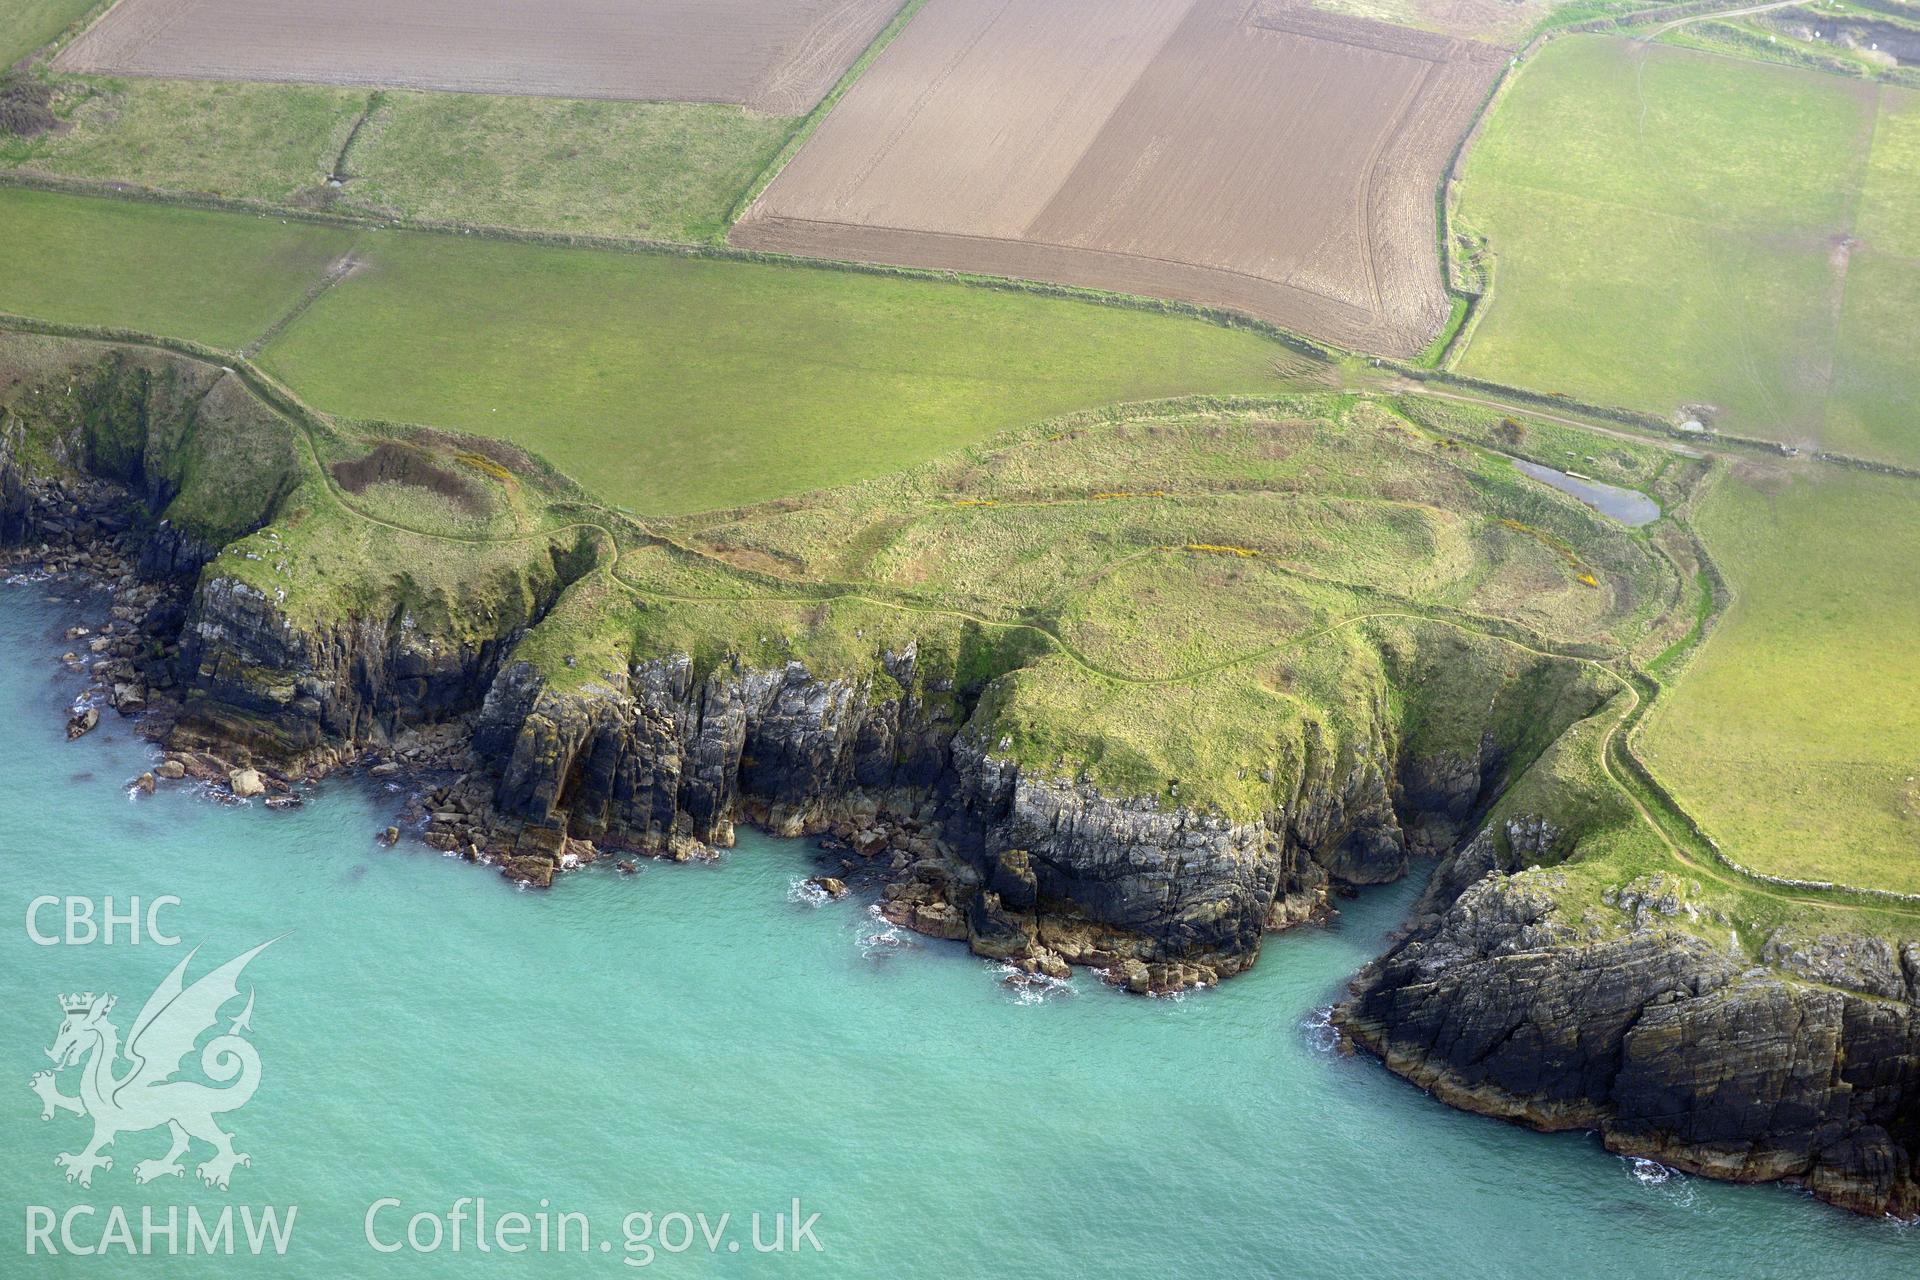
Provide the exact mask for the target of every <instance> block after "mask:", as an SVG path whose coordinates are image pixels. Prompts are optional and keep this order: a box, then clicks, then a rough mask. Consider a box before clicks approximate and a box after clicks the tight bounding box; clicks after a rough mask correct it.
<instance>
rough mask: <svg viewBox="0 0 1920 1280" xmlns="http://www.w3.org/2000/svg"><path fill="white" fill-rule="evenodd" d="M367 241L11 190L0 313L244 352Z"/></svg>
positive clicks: (4, 194)
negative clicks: (356, 245)
mask: <svg viewBox="0 0 1920 1280" xmlns="http://www.w3.org/2000/svg"><path fill="white" fill-rule="evenodd" d="M357 234H358V233H356V232H352V231H344V230H339V229H335V228H331V227H319V226H312V225H309V224H305V223H287V222H282V221H280V220H279V219H277V218H260V217H247V216H241V215H236V214H221V213H205V212H201V211H199V210H195V209H183V208H171V207H165V206H160V205H153V204H134V203H126V202H121V201H117V200H82V199H76V198H73V197H69V196H56V195H47V194H44V193H42V192H37V191H27V190H21V189H18V188H11V189H0V245H4V246H5V250H4V252H0V311H9V312H13V313H14V314H16V315H27V316H32V317H35V318H37V319H43V320H55V321H60V322H62V323H67V324H85V325H106V326H116V327H122V328H129V329H137V330H141V331H143V332H148V333H158V334H165V335H167V336H170V337H178V338H191V339H193V340H195V341H199V342H205V343H209V344H212V345H214V346H219V347H229V348H239V347H242V346H244V345H246V344H247V343H248V342H250V341H252V340H253V339H254V338H256V337H257V336H259V335H260V334H261V333H263V332H264V331H265V330H266V329H267V327H268V326H269V325H271V324H272V323H273V322H274V320H275V319H277V318H278V317H279V316H281V315H282V314H284V313H285V312H287V311H288V310H289V309H290V308H291V307H293V306H294V305H295V304H296V303H297V302H298V301H299V300H300V298H301V296H302V295H303V294H304V293H305V292H306V290H307V289H308V288H309V287H310V286H311V285H312V284H313V283H314V282H315V281H317V280H319V279H320V278H321V277H322V275H323V274H324V273H325V272H326V270H327V267H328V266H329V264H331V263H333V262H334V261H336V260H338V259H339V258H340V256H341V255H343V254H344V253H346V252H347V250H348V249H349V248H350V247H351V246H352V244H353V242H354V240H355V238H356V236H357Z"/></svg>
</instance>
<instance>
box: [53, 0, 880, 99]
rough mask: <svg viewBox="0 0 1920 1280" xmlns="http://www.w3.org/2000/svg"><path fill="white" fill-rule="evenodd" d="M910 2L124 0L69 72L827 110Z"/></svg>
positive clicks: (79, 50) (75, 56) (89, 37)
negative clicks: (840, 83)
mask: <svg viewBox="0 0 1920 1280" xmlns="http://www.w3.org/2000/svg"><path fill="white" fill-rule="evenodd" d="M899 7H900V0H621V2H620V3H616V4H609V3H607V2H606V0H328V3H325V4H316V3H314V2H313V0H121V2H120V3H119V4H118V5H116V6H114V8H113V9H112V10H111V11H109V12H108V14H107V16H106V17H105V18H103V19H101V21H100V22H98V23H96V24H95V25H94V26H93V28H92V29H91V30H89V31H87V32H86V34H84V35H83V36H81V37H80V38H79V39H78V40H75V41H74V42H73V43H72V44H71V45H69V46H68V47H67V48H66V49H65V50H64V51H63V52H62V53H61V54H60V56H59V57H58V58H57V59H56V60H55V63H54V65H55V66H56V67H58V68H59V69H60V70H62V71H91V72H103V73H107V74H112V75H145V76H170V77H178V78H186V79H204V80H271V81H289V82H297V83H309V84H350V85H369V86H380V87H389V88H402V89H450V90H456V91H461V92H468V93H506V94H531V95H538V96H543V97H557V98H622V99H632V100H639V101H657V100H667V101H680V102H737V103H740V104H742V105H744V106H748V107H752V108H753V109H755V110H757V111H765V112H769V113H771V114H775V115H800V114H804V113H805V112H807V111H810V110H812V108H813V107H814V105H815V104H816V103H818V102H819V101H820V99H821V98H823V97H825V96H826V92H827V90H828V89H830V88H832V87H833V85H834V83H835V82H836V81H837V80H838V79H839V78H840V76H841V74H842V73H844V72H845V71H846V69H847V67H848V66H850V65H852V63H853V60H854V59H855V58H857V57H858V56H859V55H860V53H861V51H862V50H864V49H865V48H866V47H867V45H869V44H870V43H872V42H873V39H874V37H875V36H877V35H878V34H879V33H880V30H881V28H883V27H885V26H886V24H887V22H888V21H889V20H890V19H891V18H892V17H893V15H894V13H895V12H896V11H898V9H899Z"/></svg>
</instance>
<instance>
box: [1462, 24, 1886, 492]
mask: <svg viewBox="0 0 1920 1280" xmlns="http://www.w3.org/2000/svg"><path fill="white" fill-rule="evenodd" d="M1915 97H1916V95H1914V94H1913V93H1911V92H1909V91H1906V90H1901V89H1895V88H1891V87H1885V86H1877V85H1873V84H1869V83H1866V82H1862V81H1852V80H1848V79H1843V78H1841V77H1837V76H1830V75H1822V74H1819V73H1816V72H1811V71H1805V70H1799V69H1795V68H1789V67H1783V66H1776V65H1767V64H1762V63H1757V62H1750V61H1744V60H1740V59H1735V58H1729V57H1722V56H1716V55H1712V54H1705V53H1699V52H1695V51H1692V50H1686V49H1678V48H1672V47H1667V46H1661V45H1646V44H1642V43H1638V42H1634V41H1629V40H1622V39H1614V38H1611V37H1600V36H1570V37H1565V38H1562V39H1558V40H1555V41H1553V42H1551V43H1549V44H1548V45H1546V46H1545V47H1544V48H1543V49H1542V50H1541V51H1540V53H1539V54H1538V55H1537V56H1536V57H1535V58H1534V59H1533V61H1532V62H1531V63H1530V64H1528V65H1527V66H1525V67H1523V68H1522V69H1521V71H1520V72H1519V73H1518V76H1517V79H1516V80H1515V82H1514V83H1513V85H1512V86H1511V88H1510V90H1509V91H1508V92H1507V93H1506V94H1505V95H1504V97H1503V99H1502V100H1501V102H1500V103H1499V104H1498V105H1497V106H1496V108H1495V110H1494V113H1493V115H1492V116H1491V117H1490V118H1489V120H1488V121H1487V125H1486V128H1485V131H1484V133H1483V135H1482V137H1481V140H1480V141H1479V143H1478V144H1477V145H1476V147H1475V148H1474V150H1473V152H1472V154H1471V156H1470V158H1469V162H1468V166H1467V172H1466V177H1465V180H1464V182H1463V184H1462V187H1461V191H1460V195H1459V201H1458V216H1459V218H1460V221H1461V224H1462V225H1463V226H1464V227H1466V228H1468V229H1470V230H1472V231H1475V232H1478V233H1481V234H1484V235H1486V236H1487V237H1488V239H1489V241H1490V242H1491V245H1492V248H1493V252H1494V254H1495V258H1496V267H1495V275H1494V291H1493V296H1492V301H1491V303H1490V305H1489V306H1488V309H1487V311H1486V313H1485V315H1484V316H1483V318H1482V319H1481V322H1480V324H1479V327H1478V329H1477V330H1476V331H1475V333H1474V336H1473V339H1472V342H1471V344H1470V346H1469V347H1468V349H1467V351H1466V352H1465V354H1464V356H1463V358H1462V360H1461V362H1460V369H1461V371H1462V372H1464V373H1468V374H1472V375H1475V376H1478V377H1483V378H1488V379H1492V380H1495V381H1500V382H1506V383H1510V384H1517V385H1524V386H1527V387H1530V388H1534V389H1537V390H1543V391H1559V392H1564V393H1566V394H1568V395H1571V396H1575V397H1578V398H1580V399H1584V400H1589V401H1598V402H1602V403H1608V404H1621V405H1626V406H1629V407H1633V408H1638V409H1643V410H1647V411H1651V412H1654V413H1659V414H1671V415H1675V416H1678V415H1679V414H1681V413H1682V412H1683V410H1685V409H1687V408H1688V407H1691V406H1701V407H1703V408H1704V411H1705V412H1706V413H1707V416H1708V417H1710V418H1711V419H1712V420H1713V424H1714V425H1715V426H1717V427H1718V428H1719V429H1721V430H1725V431H1730V432H1734V433H1738V434H1743V435H1750V436H1760V437H1765V438H1768V439H1774V440H1779V441H1783V442H1786V443H1791V444H1795V445H1801V446H1807V447H1827V448H1832V449H1836V450H1839V451H1842V452H1860V453H1864V454H1867V455H1869V456H1872V457H1876V458H1880V459H1884V460H1889V461H1895V462H1907V463H1912V462H1920V430H1916V429H1914V425H1913V424H1912V422H1911V420H1910V419H1911V415H1910V414H1909V413H1908V412H1907V409H1906V406H1907V405H1908V404H1909V403H1910V402H1911V398H1912V396H1913V394H1914V391H1915V388H1916V387H1920V376H1915V375H1914V374H1913V372H1912V370H1911V368H1909V369H1907V370H1905V371H1902V370H1900V369H1899V368H1897V367H1895V366H1894V365H1891V364H1890V362H1889V360H1888V357H1887V356H1886V354H1885V352H1886V351H1889V350H1898V349H1900V348H1901V347H1902V346H1903V345H1904V346H1905V347H1906V348H1907V349H1911V348H1912V347H1914V346H1915V345H1916V344H1920V293H1916V291H1914V290H1912V289H1911V288H1908V289H1905V290H1900V291H1896V292H1894V293H1892V294H1889V293H1888V292H1887V290H1886V288H1885V285H1886V284H1887V283H1888V280H1889V277H1890V276H1892V275H1898V274H1900V272H1901V265H1902V264H1903V263H1905V262H1910V261H1911V259H1912V256H1913V254H1914V252H1915V247H1914V244H1913V241H1914V239H1915V229H1914V220H1915V218H1916V217H1920V215H1916V214H1915V213H1914V212H1913V210H1914V209H1915V208H1917V207H1920V163H1916V162H1915V152H1916V149H1917V148H1916V144H1915V143H1914V141H1913V140H1912V138H1911V132H1910V131H1912V130H1913V129H1914V125H1913V124H1912V121H1913V118H1914V116H1915V106H1914V102H1915ZM1881 259H1899V261H1898V262H1894V263H1892V264H1891V265H1881V264H1880V262H1879V261H1878V260H1881ZM1862 263H1866V264H1868V265H1867V266H1866V267H1865V268H1864V270H1863V271H1860V272H1859V273H1856V271H1855V269H1854V268H1855V267H1856V266H1858V265H1859V264H1862ZM1863 276H1864V277H1865V278H1862V277H1863ZM1863 295H1864V296H1863Z"/></svg>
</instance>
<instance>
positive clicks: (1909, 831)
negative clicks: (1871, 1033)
mask: <svg viewBox="0 0 1920 1280" xmlns="http://www.w3.org/2000/svg"><path fill="white" fill-rule="evenodd" d="M1696 525H1697V528H1698V529H1699V532H1700V534H1701V536H1702V537H1703V538H1704V539H1705V540H1706V542H1707V545H1708V546H1709V547H1710V548H1711V549H1712V551H1713V553H1714V555H1715V557H1716V558H1717V560H1718V562H1719V564H1720V566H1721V568H1722V570H1723V571H1724V572H1725V574H1726V576H1727V578H1728V580H1729V582H1730V583H1731V585H1732V587H1733V591H1734V597H1735V598H1734V603H1733V606H1732V608H1731V609H1730V611H1729V612H1728V613H1727V615H1726V616H1725V617H1724V618H1723V619H1722V620H1721V622H1720V623H1719V626H1718V627H1717V629H1716V630H1715V631H1714V632H1713V633H1712V634H1711V635H1710V636H1709V638H1708V640H1707V642H1706V644H1705V646H1704V647H1703V648H1702V649H1701V651H1700V652H1699V654H1698V655H1697V656H1696V657H1695V659H1694V660H1693V662H1692V664H1691V665H1690V666H1689V667H1687V669H1686V670H1685V671H1684V673H1683V674H1682V676H1681V677H1680V679H1679V680H1678V682H1677V684H1676V687H1674V688H1673V689H1671V690H1669V691H1668V692H1667V693H1666V694H1664V695H1663V696H1662V697H1661V698H1660V700H1659V701H1658V702H1657V703H1655V705H1654V709H1653V711H1652V712H1651V714H1650V715H1649V717H1648V719H1647V723H1646V726H1645V728H1644V730H1643V732H1642V734H1641V736H1640V739H1639V746H1640V749H1641V752H1642V754H1643V755H1644V756H1645V757H1646V758H1647V763H1648V764H1649V765H1650V766H1651V767H1652V768H1653V769H1654V771H1655V772H1656V773H1658V774H1659V775H1660V776H1661V778H1663V779H1664V780H1665V781H1666V782H1667V783H1668V784H1669V785H1670V786H1671V787H1672V789H1673V790H1674V792H1675V794H1676V795H1677V796H1678V797H1679V798H1680V800H1681V801H1682V803H1683V804H1684V805H1685V806H1686V807H1687V808H1688V809H1689V810H1691V811H1692V812H1693V813H1694V815H1695V816H1696V817H1697V818H1699V820H1700V821H1701V823H1702V825H1703V826H1705V828H1706V829H1707V830H1708V832H1709V833H1711V834H1712V835H1713V836H1714V837H1715V838H1716V839H1717V840H1718V841H1719V842H1720V845H1721V847H1722V848H1723V849H1724V850H1726V852H1727V853H1728V854H1729V855H1730V856H1732V857H1733V858H1735V859H1736V860H1738V861H1740V862H1742V863H1744V864H1746V865H1748V866H1751V867H1753V868H1754V869H1756V870H1759V871H1763V872H1766V873H1768V874H1771V875H1779V876H1788V877H1792V878H1795V879H1805V880H1821V881H1835V882H1839V883H1845V884H1852V885H1860V886H1866V887H1871V888H1884V889H1893V890H1896V891H1900V892H1907V893H1914V892H1920V786H1917V785H1916V783H1915V777H1916V776H1920V686H1917V685H1916V683H1915V680H1914V672H1915V671H1916V670H1920V628H1916V627H1915V625H1914V610H1915V602H1916V601H1917V600H1920V484H1916V483H1915V482H1914V481H1911V480H1904V479H1899V478H1894V477H1886V476H1875V475H1870V474H1866V473H1861V472H1856V471H1850V470H1843V469H1839V468H1833V467H1823V466H1818V465H1807V464H1800V465H1787V464H1768V465H1767V466H1765V467H1762V466H1760V465H1758V464H1744V463H1743V464H1741V465H1740V466H1739V467H1737V468H1736V469H1735V471H1734V472H1733V474H1731V475H1729V476H1727V477H1726V478H1725V479H1723V480H1721V481H1720V482H1719V483H1718V484H1717V486H1716V487H1715V489H1714V490H1713V491H1712V492H1711V493H1710V494H1709V495H1708V497H1707V499H1706V501H1705V502H1704V503H1703V504H1702V506H1701V509H1700V511H1699V513H1698V516H1697V521H1696Z"/></svg>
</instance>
